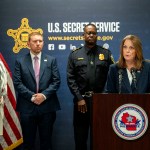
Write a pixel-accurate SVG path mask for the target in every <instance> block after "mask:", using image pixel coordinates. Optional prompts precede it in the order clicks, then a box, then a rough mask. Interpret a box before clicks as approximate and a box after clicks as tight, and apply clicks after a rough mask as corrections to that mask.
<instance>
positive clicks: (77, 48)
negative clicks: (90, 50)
mask: <svg viewBox="0 0 150 150" xmlns="http://www.w3.org/2000/svg"><path fill="white" fill-rule="evenodd" d="M81 48H82V47H78V48H76V49H73V50H72V52H74V51H77V50H79V49H81Z"/></svg>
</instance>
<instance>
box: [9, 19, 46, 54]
mask: <svg viewBox="0 0 150 150" xmlns="http://www.w3.org/2000/svg"><path fill="white" fill-rule="evenodd" d="M28 22H29V21H28V19H27V18H23V19H22V20H21V26H20V27H19V28H18V29H16V30H13V29H8V31H7V35H8V36H12V37H13V38H14V41H15V46H14V47H13V52H14V53H18V52H19V51H20V50H21V49H22V48H29V47H28V45H27V41H28V35H29V34H30V33H31V32H40V33H41V34H42V33H43V30H42V29H40V28H38V29H32V28H31V27H30V26H29V24H28Z"/></svg>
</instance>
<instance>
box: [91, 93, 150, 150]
mask: <svg viewBox="0 0 150 150" xmlns="http://www.w3.org/2000/svg"><path fill="white" fill-rule="evenodd" d="M124 104H136V105H138V106H140V107H142V108H143V109H144V110H145V112H146V114H147V116H148V120H150V94H94V95H93V111H92V112H93V114H92V117H93V118H92V150H150V129H149V127H148V129H147V131H146V132H145V134H144V135H143V136H142V137H140V138H139V139H135V140H125V139H122V138H121V137H119V136H118V135H117V134H116V133H115V132H114V130H113V128H112V116H113V114H114V112H115V110H116V109H117V108H118V107H120V106H121V105H124Z"/></svg>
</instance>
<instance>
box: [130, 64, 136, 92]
mask: <svg viewBox="0 0 150 150" xmlns="http://www.w3.org/2000/svg"><path fill="white" fill-rule="evenodd" d="M136 71H137V70H136V69H135V68H134V67H132V68H131V75H132V82H133V83H134V87H135V89H136V83H137V80H136Z"/></svg>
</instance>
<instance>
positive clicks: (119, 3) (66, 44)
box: [0, 0, 150, 150]
mask: <svg viewBox="0 0 150 150" xmlns="http://www.w3.org/2000/svg"><path fill="white" fill-rule="evenodd" d="M149 6H150V1H149V0H144V1H141V0H132V1H131V0H126V1H124V0H92V1H91V0H75V1H74V0H24V1H21V0H13V1H10V0H1V1H0V52H1V53H2V55H3V57H4V58H5V60H6V61H7V63H8V65H9V67H10V69H11V71H12V74H13V71H14V63H15V59H16V57H18V56H20V55H23V54H25V53H27V52H28V49H27V48H26V33H28V32H29V31H30V30H31V29H41V30H42V31H43V33H44V40H45V46H44V51H45V52H46V53H48V54H49V55H53V56H55V57H56V58H57V61H58V66H59V70H60V74H61V87H60V89H59V91H58V96H59V100H60V103H61V108H62V109H61V111H59V112H58V113H57V120H56V123H55V127H54V135H53V140H54V148H55V150H60V149H61V150H73V147H74V140H73V128H72V108H73V102H72V95H71V93H70V91H69V89H68V87H67V84H66V65H67V59H68V55H69V53H70V51H71V50H72V49H74V48H76V47H80V46H81V45H83V44H84V42H83V40H82V29H83V28H82V27H83V26H84V24H86V23H90V22H93V23H95V24H96V26H97V28H98V36H99V37H98V44H100V45H102V46H105V47H107V48H109V49H110V50H111V51H112V53H113V56H114V58H115V60H116V61H117V59H118V56H119V46H120V42H121V40H122V38H123V37H124V36H126V35H127V34H135V35H137V36H139V37H140V38H141V40H142V43H143V53H144V56H145V58H146V59H149V58H150V44H149V41H150V13H149ZM11 29H12V30H11ZM11 33H13V34H11ZM12 35H13V36H12ZM15 45H16V47H15ZM14 47H15V48H16V49H15V50H16V51H14Z"/></svg>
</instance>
